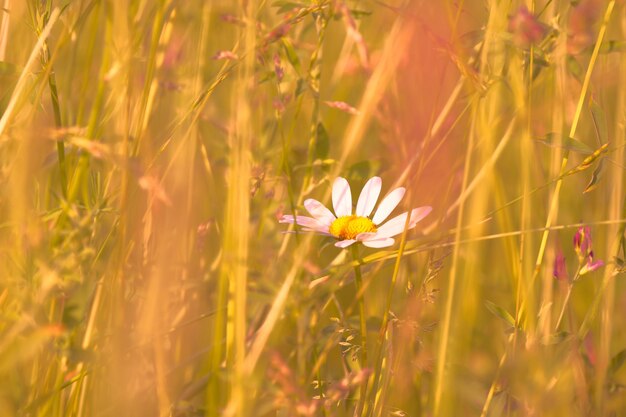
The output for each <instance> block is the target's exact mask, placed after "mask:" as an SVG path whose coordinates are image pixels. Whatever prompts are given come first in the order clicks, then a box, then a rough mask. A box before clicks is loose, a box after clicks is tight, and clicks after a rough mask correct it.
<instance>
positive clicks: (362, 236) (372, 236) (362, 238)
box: [356, 232, 378, 242]
mask: <svg viewBox="0 0 626 417" xmlns="http://www.w3.org/2000/svg"><path fill="white" fill-rule="evenodd" d="M376 236H378V234H377V233H372V232H363V233H359V234H358V235H356V240H358V241H359V242H364V241H366V240H370V239H375V238H376Z"/></svg>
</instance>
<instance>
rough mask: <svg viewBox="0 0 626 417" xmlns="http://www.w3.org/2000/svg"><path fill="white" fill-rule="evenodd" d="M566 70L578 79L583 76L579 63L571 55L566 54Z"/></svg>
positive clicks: (580, 79)
mask: <svg viewBox="0 0 626 417" xmlns="http://www.w3.org/2000/svg"><path fill="white" fill-rule="evenodd" d="M566 68H567V71H568V72H569V73H570V74H571V75H573V76H574V77H575V78H576V79H577V80H578V81H582V78H583V68H582V67H581V66H580V63H579V62H578V61H577V60H576V58H574V57H573V56H572V55H568V56H567V61H566Z"/></svg>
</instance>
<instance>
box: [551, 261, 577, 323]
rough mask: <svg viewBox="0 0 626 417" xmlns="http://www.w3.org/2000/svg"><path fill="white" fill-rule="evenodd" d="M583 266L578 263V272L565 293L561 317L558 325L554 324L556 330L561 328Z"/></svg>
mask: <svg viewBox="0 0 626 417" xmlns="http://www.w3.org/2000/svg"><path fill="white" fill-rule="evenodd" d="M582 266H583V264H582V263H581V264H580V265H578V269H577V270H576V274H575V275H574V278H573V279H572V281H571V282H570V283H569V287H568V288H567V294H565V300H563V307H561V313H559V318H558V319H557V321H556V326H554V331H558V330H559V326H560V325H561V321H563V316H564V315H565V309H566V308H567V305H568V304H569V299H570V297H571V295H572V289H573V288H574V283H575V282H576V281H578V278H579V277H580V269H581V268H582Z"/></svg>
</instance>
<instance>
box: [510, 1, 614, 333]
mask: <svg viewBox="0 0 626 417" xmlns="http://www.w3.org/2000/svg"><path fill="white" fill-rule="evenodd" d="M614 6H615V0H611V1H610V2H609V4H608V6H607V8H606V11H605V13H604V18H603V20H602V25H601V27H600V31H599V33H598V38H597V40H596V43H595V46H594V49H593V52H592V54H591V59H590V61H589V65H588V66H587V71H586V73H585V78H584V81H583V85H582V88H581V92H580V96H579V98H578V104H577V106H576V112H575V113H574V119H573V120H572V125H571V127H570V130H569V137H575V136H576V130H577V128H578V122H579V121H580V115H581V113H582V109H583V105H584V102H585V97H586V95H587V90H588V89H589V83H590V81H591V74H592V73H593V69H594V67H595V63H596V60H597V58H598V54H599V52H600V46H601V45H602V41H603V39H604V35H605V33H606V27H607V25H608V22H609V19H610V17H611V14H612V13H613V8H614ZM568 160H569V149H566V150H565V152H564V154H563V159H562V161H561V169H560V171H559V178H558V179H557V181H556V186H555V188H554V193H553V194H552V197H551V199H550V205H549V211H548V216H547V218H546V222H545V226H544V227H545V231H544V232H543V234H542V237H541V242H540V244H539V251H538V253H537V258H536V261H535V268H534V271H533V275H532V277H531V279H530V281H529V285H528V287H529V288H528V290H530V287H531V286H532V285H533V283H534V282H535V279H536V278H537V276H538V275H539V273H540V272H541V265H542V263H543V256H544V254H545V250H546V245H547V243H548V236H549V234H550V226H552V223H553V222H554V221H555V220H556V216H557V211H558V200H559V196H560V193H561V186H562V184H563V174H564V173H565V171H566V168H567V162H568ZM525 309H526V304H525V302H522V305H521V307H520V310H519V314H518V317H516V321H517V320H519V317H521V316H522V315H523V314H524V313H525Z"/></svg>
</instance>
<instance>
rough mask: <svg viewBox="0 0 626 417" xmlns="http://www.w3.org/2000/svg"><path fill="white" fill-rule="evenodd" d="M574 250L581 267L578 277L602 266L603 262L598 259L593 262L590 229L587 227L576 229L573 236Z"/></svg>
mask: <svg viewBox="0 0 626 417" xmlns="http://www.w3.org/2000/svg"><path fill="white" fill-rule="evenodd" d="M574 250H575V251H576V254H577V255H578V262H579V264H580V265H581V266H580V270H579V272H578V275H585V274H587V273H589V272H592V271H595V270H596V269H598V268H600V267H602V266H604V261H602V260H600V259H598V260H597V261H594V259H593V250H592V249H591V228H590V227H589V226H582V227H580V228H578V231H577V232H576V234H575V235H574Z"/></svg>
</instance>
